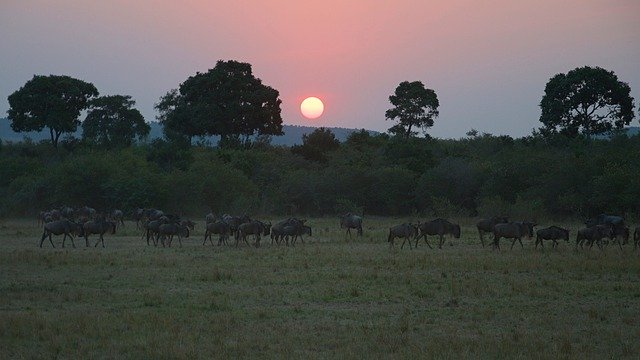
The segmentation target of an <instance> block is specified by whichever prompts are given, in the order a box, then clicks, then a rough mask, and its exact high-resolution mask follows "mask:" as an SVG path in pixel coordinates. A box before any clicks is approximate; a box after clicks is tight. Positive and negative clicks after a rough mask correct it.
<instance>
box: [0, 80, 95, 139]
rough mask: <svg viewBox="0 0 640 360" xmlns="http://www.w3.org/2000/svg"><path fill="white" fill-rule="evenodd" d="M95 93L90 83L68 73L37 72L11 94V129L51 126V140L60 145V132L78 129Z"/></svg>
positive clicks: (18, 130)
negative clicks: (82, 113) (48, 73)
mask: <svg viewBox="0 0 640 360" xmlns="http://www.w3.org/2000/svg"><path fill="white" fill-rule="evenodd" d="M95 96H98V90H97V89H96V87H95V86H94V85H93V84H91V83H88V82H84V81H82V80H78V79H74V78H72V77H69V76H59V75H49V76H43V75H34V76H33V79H31V80H29V81H27V83H26V84H24V86H22V87H21V88H20V89H19V90H17V91H15V92H14V93H13V94H11V95H9V99H8V100H9V106H10V108H9V111H8V114H9V120H11V128H12V129H13V130H14V131H17V132H26V131H41V130H42V129H44V128H45V127H46V128H49V134H50V136H51V143H52V144H53V146H54V147H57V146H58V139H59V138H60V135H61V134H63V133H70V132H74V131H76V129H77V128H78V125H79V124H80V121H79V120H78V117H79V116H80V112H81V111H82V110H84V109H86V108H87V104H88V102H89V100H90V99H91V98H93V97H95Z"/></svg>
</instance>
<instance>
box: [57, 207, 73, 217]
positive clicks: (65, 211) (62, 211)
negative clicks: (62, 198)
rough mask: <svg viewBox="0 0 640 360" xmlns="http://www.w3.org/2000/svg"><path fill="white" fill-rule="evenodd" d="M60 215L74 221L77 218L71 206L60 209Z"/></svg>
mask: <svg viewBox="0 0 640 360" xmlns="http://www.w3.org/2000/svg"><path fill="white" fill-rule="evenodd" d="M60 215H61V216H62V217H63V218H65V219H69V220H73V219H74V217H75V210H73V208H71V207H69V206H63V207H61V208H60Z"/></svg>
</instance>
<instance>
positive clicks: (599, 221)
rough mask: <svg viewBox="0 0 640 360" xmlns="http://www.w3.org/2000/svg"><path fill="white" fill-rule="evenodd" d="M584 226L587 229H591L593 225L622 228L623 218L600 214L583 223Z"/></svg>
mask: <svg viewBox="0 0 640 360" xmlns="http://www.w3.org/2000/svg"><path fill="white" fill-rule="evenodd" d="M584 224H585V225H586V226H587V227H588V228H589V227H593V226H595V225H610V226H612V227H619V226H624V218H623V217H622V216H617V215H606V214H600V215H598V216H596V217H595V218H592V219H589V220H587V221H585V222H584Z"/></svg>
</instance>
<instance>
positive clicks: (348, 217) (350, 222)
mask: <svg viewBox="0 0 640 360" xmlns="http://www.w3.org/2000/svg"><path fill="white" fill-rule="evenodd" d="M340 228H342V229H344V228H346V229H347V234H349V237H351V229H356V230H358V235H359V236H362V217H360V216H358V215H354V214H352V213H347V214H345V215H343V216H341V217H340Z"/></svg>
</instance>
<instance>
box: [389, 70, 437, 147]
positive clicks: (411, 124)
mask: <svg viewBox="0 0 640 360" xmlns="http://www.w3.org/2000/svg"><path fill="white" fill-rule="evenodd" d="M389 101H390V102H391V104H392V105H393V106H394V107H393V108H391V109H389V110H387V112H386V114H385V116H386V118H387V119H388V120H396V119H397V121H398V123H397V124H396V125H394V126H392V127H391V128H389V132H390V133H392V134H395V135H400V136H403V137H405V138H409V137H410V136H413V135H416V132H415V131H414V130H413V129H414V128H417V129H422V130H423V132H424V133H426V131H427V129H428V128H429V127H431V126H433V120H434V119H435V118H436V117H438V115H439V112H438V106H440V103H439V101H438V96H437V95H436V92H435V91H433V90H432V89H427V88H425V86H424V84H423V83H422V82H421V81H413V82H408V81H403V82H401V83H400V85H398V87H397V88H396V91H395V93H394V94H393V95H391V96H389Z"/></svg>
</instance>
